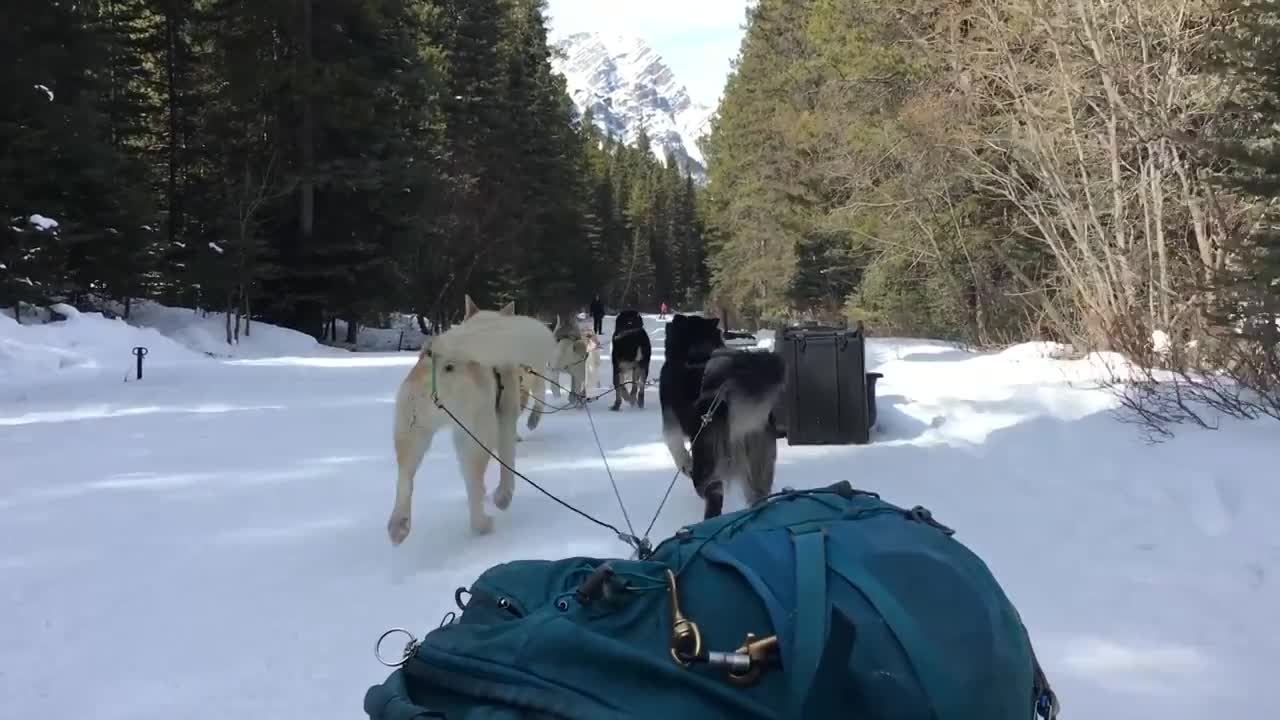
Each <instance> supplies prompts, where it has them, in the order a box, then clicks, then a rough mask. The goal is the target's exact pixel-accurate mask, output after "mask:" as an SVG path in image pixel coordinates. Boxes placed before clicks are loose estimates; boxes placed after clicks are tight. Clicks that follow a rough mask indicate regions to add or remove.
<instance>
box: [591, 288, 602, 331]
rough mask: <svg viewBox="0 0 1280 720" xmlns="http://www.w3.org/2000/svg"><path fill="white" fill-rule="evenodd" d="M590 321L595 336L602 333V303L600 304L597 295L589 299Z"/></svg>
mask: <svg viewBox="0 0 1280 720" xmlns="http://www.w3.org/2000/svg"><path fill="white" fill-rule="evenodd" d="M591 320H592V323H593V327H594V329H595V333H596V334H597V335H600V334H602V333H604V303H602V302H600V296H599V295H596V296H595V297H594V298H592V299H591Z"/></svg>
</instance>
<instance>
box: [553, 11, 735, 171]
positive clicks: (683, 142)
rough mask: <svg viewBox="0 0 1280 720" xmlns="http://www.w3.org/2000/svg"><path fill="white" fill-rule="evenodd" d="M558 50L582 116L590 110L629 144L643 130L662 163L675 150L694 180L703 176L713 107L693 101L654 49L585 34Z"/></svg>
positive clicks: (561, 67) (623, 39)
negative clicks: (702, 145) (702, 142)
mask: <svg viewBox="0 0 1280 720" xmlns="http://www.w3.org/2000/svg"><path fill="white" fill-rule="evenodd" d="M556 47H557V48H558V49H559V50H560V53H561V56H559V57H556V58H554V59H553V63H554V67H555V69H556V71H557V72H559V73H560V74H562V75H564V77H565V80H566V81H567V84H568V89H569V95H570V96H571V97H572V98H573V102H574V104H575V105H576V106H577V108H578V111H579V112H585V111H586V110H587V109H588V108H590V109H591V111H592V113H593V114H594V116H595V123H596V125H597V126H599V127H600V128H601V129H602V130H605V131H607V132H611V133H613V135H614V136H615V137H619V138H621V139H622V140H623V141H624V142H627V143H634V142H635V140H636V138H637V137H638V135H639V132H640V128H641V127H644V128H645V129H646V130H647V131H648V133H649V137H650V138H651V140H652V142H653V150H654V153H655V154H656V155H657V156H658V157H659V159H661V158H663V157H664V153H665V150H671V151H672V153H674V154H675V156H676V159H677V161H679V162H680V163H681V165H684V166H687V167H688V168H689V170H690V171H691V172H692V174H693V176H694V177H695V178H698V179H701V178H703V177H704V176H705V172H706V168H705V166H704V164H703V160H702V153H701V152H700V151H699V150H698V144H697V141H698V139H699V138H700V137H702V136H703V135H705V134H706V133H707V132H709V131H710V120H711V115H712V112H713V111H714V108H711V107H708V106H706V105H703V104H700V103H697V102H695V101H694V100H693V98H691V97H689V92H688V91H687V90H686V89H685V87H684V85H682V84H681V83H680V81H679V80H677V79H676V76H675V74H674V73H672V72H671V68H669V67H667V65H666V63H664V62H663V60H662V58H661V57H660V56H659V55H658V54H657V53H656V52H654V51H653V48H651V47H649V46H648V45H646V44H645V42H644V41H643V40H641V39H639V38H634V37H626V36H621V35H605V34H599V33H585V32H581V33H574V34H572V35H568V36H565V37H564V38H563V39H561V40H559V41H558V42H557V43H556Z"/></svg>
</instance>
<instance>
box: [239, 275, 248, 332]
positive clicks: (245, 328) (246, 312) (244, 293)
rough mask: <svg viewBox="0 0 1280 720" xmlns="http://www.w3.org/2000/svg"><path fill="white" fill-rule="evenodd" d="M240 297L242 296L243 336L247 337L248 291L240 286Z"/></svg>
mask: <svg viewBox="0 0 1280 720" xmlns="http://www.w3.org/2000/svg"><path fill="white" fill-rule="evenodd" d="M240 297H242V298H244V336H245V337H249V309H250V307H249V293H248V292H247V291H246V290H245V289H244V288H243V287H242V288H241V289H240Z"/></svg>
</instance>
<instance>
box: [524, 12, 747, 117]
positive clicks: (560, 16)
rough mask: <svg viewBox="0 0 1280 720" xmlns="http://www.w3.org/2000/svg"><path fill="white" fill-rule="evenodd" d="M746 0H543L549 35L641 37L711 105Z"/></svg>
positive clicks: (742, 20) (722, 78)
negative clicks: (582, 34)
mask: <svg viewBox="0 0 1280 720" xmlns="http://www.w3.org/2000/svg"><path fill="white" fill-rule="evenodd" d="M748 1H749V0H643V1H641V2H636V0H547V14H548V15H550V19H551V29H552V36H553V37H554V36H557V35H566V34H569V33H575V32H581V31H590V32H605V33H623V34H628V35H635V36H638V37H640V38H643V39H644V40H645V41H646V42H647V43H649V45H650V46H651V47H653V49H654V50H656V51H657V52H658V54H659V55H661V56H662V58H663V59H664V60H666V62H667V64H668V65H669V66H671V70H672V72H674V73H675V74H676V77H677V78H679V79H680V81H681V82H683V83H684V84H685V86H686V87H687V88H688V89H689V94H690V95H691V96H693V98H694V100H696V101H699V102H704V103H707V104H708V105H714V104H715V103H716V101H717V100H718V99H719V97H720V91H721V90H722V89H723V88H724V81H725V76H727V75H728V73H729V64H730V61H732V60H733V58H734V57H735V56H736V55H737V54H738V44H739V43H740V42H741V41H742V32H743V31H742V26H743V25H744V24H745V23H746V8H747V3H748Z"/></svg>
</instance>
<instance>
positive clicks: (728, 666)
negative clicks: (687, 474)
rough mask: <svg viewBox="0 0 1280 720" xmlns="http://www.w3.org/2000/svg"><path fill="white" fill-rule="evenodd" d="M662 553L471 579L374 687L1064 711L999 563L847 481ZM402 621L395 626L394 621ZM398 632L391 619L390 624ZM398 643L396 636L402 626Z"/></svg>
mask: <svg viewBox="0 0 1280 720" xmlns="http://www.w3.org/2000/svg"><path fill="white" fill-rule="evenodd" d="M646 554H648V555H649V557H647V558H645V559H638V560H621V559H613V560H605V559H597V558H587V557H576V558H568V559H564V560H555V561H548V560H522V561H515V562H509V563H505V564H501V565H497V566H494V567H492V568H490V569H488V570H486V571H485V572H484V573H482V574H481V575H480V577H479V578H477V579H476V581H475V583H474V584H472V586H471V587H470V588H469V589H463V588H459V589H458V592H457V594H456V598H455V599H456V600H457V602H458V606H459V608H460V609H461V614H459V615H457V617H456V618H455V617H453V613H449V615H448V616H446V619H445V622H444V623H442V624H441V626H440V627H438V628H437V629H435V630H432V631H431V632H429V633H427V634H426V636H425V637H424V638H422V639H421V641H417V640H414V641H412V642H410V643H409V644H408V645H407V646H406V647H405V650H404V653H403V657H400V656H397V657H395V658H392V662H388V664H392V665H396V666H397V668H396V669H395V670H394V671H393V672H392V673H391V674H390V676H389V677H388V678H387V679H386V680H385V681H384V682H383V683H381V684H379V685H375V686H373V687H371V688H370V689H369V690H368V692H367V693H366V695H365V700H364V709H365V712H366V713H367V714H368V716H369V717H370V718H371V719H372V720H422V719H425V718H449V719H451V720H452V719H466V718H575V719H581V720H588V719H589V720H608V719H611V718H616V719H619V720H621V719H623V718H627V719H635V720H642V719H643V720H652V719H654V718H657V719H659V720H667V719H670V720H675V719H676V718H730V717H731V718H806V719H816V720H822V719H825V718H853V719H856V720H888V719H889V718H893V719H894V720H914V719H916V718H919V719H920V720H1028V719H1029V718H1033V717H1034V716H1036V715H1039V716H1040V717H1041V718H1045V719H1046V720H1051V719H1052V718H1053V717H1054V716H1055V715H1056V712H1057V703H1056V700H1055V698H1054V695H1053V692H1052V691H1051V690H1050V688H1049V686H1048V683H1047V682H1046V681H1045V679H1044V675H1043V673H1042V672H1040V668H1039V665H1038V664H1037V662H1036V659H1035V655H1034V653H1033V651H1032V648H1031V642H1030V639H1029V638H1028V636H1027V633H1026V630H1025V629H1024V627H1023V625H1022V622H1021V620H1020V618H1019V616H1018V613H1017V610H1016V609H1015V608H1014V607H1013V605H1012V604H1011V603H1010V601H1009V599H1008V598H1007V597H1006V596H1005V594H1004V592H1003V591H1002V589H1001V587H1000V585H999V583H997V582H996V580H995V578H994V577H992V575H991V573H990V571H989V570H988V568H987V567H986V565H985V564H984V563H983V562H982V560H981V559H979V558H978V557H977V556H976V555H974V554H973V553H972V552H970V551H969V550H968V549H967V548H966V547H965V546H964V545H962V544H961V543H960V542H958V541H957V540H955V538H954V537H953V531H952V530H951V529H949V528H947V527H945V526H944V525H942V524H941V523H939V522H938V521H937V520H935V519H934V518H933V517H932V516H931V515H930V513H929V511H928V510H925V509H924V508H921V507H915V508H912V509H910V510H906V509H903V508H900V507H897V506H895V505H892V504H890V503H887V502H885V501H883V500H881V499H880V498H879V497H878V496H877V495H874V494H872V493H866V492H862V491H859V490H855V489H853V488H852V487H851V486H850V485H849V484H848V483H847V482H840V483H837V484H835V485H832V486H830V487H827V488H821V489H815V490H806V491H791V490H785V491H783V492H781V493H777V494H775V495H772V496H769V497H768V498H766V499H764V500H762V501H761V502H759V503H756V504H755V505H754V506H752V507H750V508H747V509H745V510H741V511H739V512H736V513H731V514H727V515H721V516H719V517H716V518H713V519H711V520H707V521H704V522H701V523H698V524H695V525H691V526H689V527H686V528H683V529H681V530H680V531H679V532H677V533H676V535H675V536H674V537H672V538H670V539H668V540H666V541H664V542H663V543H662V544H660V545H659V546H658V547H657V548H656V549H654V550H653V551H652V552H651V553H646ZM390 632H391V631H389V633H390ZM383 637H384V638H387V637H388V636H387V635H384V636H383ZM379 642H380V644H381V645H382V649H381V651H380V652H381V653H382V655H380V657H383V656H385V654H386V653H387V652H388V650H387V647H389V645H390V644H393V643H383V642H382V641H381V640H380V641H379Z"/></svg>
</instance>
